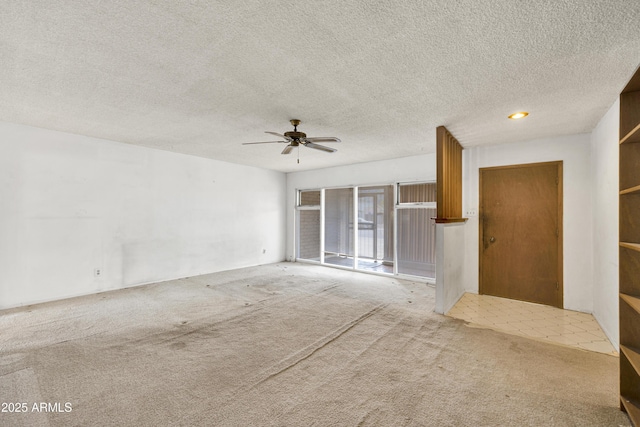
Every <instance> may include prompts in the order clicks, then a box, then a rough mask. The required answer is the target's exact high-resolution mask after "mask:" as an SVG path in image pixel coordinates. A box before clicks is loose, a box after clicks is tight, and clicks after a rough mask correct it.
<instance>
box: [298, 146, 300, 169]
mask: <svg viewBox="0 0 640 427" xmlns="http://www.w3.org/2000/svg"><path fill="white" fill-rule="evenodd" d="M298 164H300V145H298Z"/></svg>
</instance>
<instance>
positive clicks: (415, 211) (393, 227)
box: [296, 183, 436, 278]
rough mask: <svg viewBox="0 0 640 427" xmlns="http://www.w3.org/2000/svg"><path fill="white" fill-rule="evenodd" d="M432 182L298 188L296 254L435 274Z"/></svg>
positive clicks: (342, 264)
mask: <svg viewBox="0 0 640 427" xmlns="http://www.w3.org/2000/svg"><path fill="white" fill-rule="evenodd" d="M435 200H436V199H435V184H434V183H419V184H397V185H395V186H394V185H378V186H366V187H349V188H332V189H324V190H304V191H299V193H298V204H297V207H296V210H297V215H296V221H297V226H296V236H297V238H296V258H297V259H301V260H308V261H315V262H320V263H323V264H330V265H334V266H340V267H346V268H353V269H356V270H363V271H373V272H378V273H386V274H402V275H411V276H418V277H426V278H435V226H434V224H433V221H432V220H431V218H433V217H435V216H436V210H435V208H436V206H435Z"/></svg>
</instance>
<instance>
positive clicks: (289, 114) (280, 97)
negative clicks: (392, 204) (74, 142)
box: [0, 0, 640, 171]
mask: <svg viewBox="0 0 640 427" xmlns="http://www.w3.org/2000/svg"><path fill="white" fill-rule="evenodd" d="M639 23H640V1H637V0H602V1H588V0H564V1H562V0H538V1H533V2H532V1H524V0H521V1H518V0H492V1H477V0H456V1H451V0H437V1H406V0H396V1H388V0H387V1H364V0H362V1H345V0H335V1H334V0H328V1H327V0H325V1H305V2H302V1H294V0H289V1H277V2H266V1H263V0H234V1H204V0H202V1H197V0H194V1H180V2H167V1H132V0H111V1H99V0H94V1H91V0H87V1H83V2H79V1H71V0H69V1H61V0H30V1H17V2H4V3H3V5H2V7H1V8H0V59H1V66H0V121H7V122H13V123H22V124H28V125H33V126H38V127H43V128H48V129H55V130H61V131H66V132H71V133H76V134H82V135H88V136H94V137H100V138H106V139H111V140H115V141H120V142H126V143H131V144H137V145H142V146H147V147H153V148H159V149H162V150H169V151H175V152H180V153H186V154H193V155H196V156H202V157H210V158H215V159H219V160H224V161H229V162H235V163H242V164H247V165H254V166H260V167H266V168H270V169H275V170H281V171H294V170H304V169H315V168H320V167H326V166H332V165H343V164H349V163H360V162H365V161H372V160H381V159H387V158H395V157H405V156H411V155H416V154H424V153H429V152H434V151H435V128H436V127H437V126H439V125H445V126H447V128H448V129H449V130H450V131H451V132H452V133H453V134H454V135H455V136H456V137H457V138H458V139H459V140H460V142H461V143H462V145H463V146H465V147H470V146H475V145H480V144H496V143H505V142H516V141H522V140H528V139H533V138H539V137H546V136H554V135H564V134H573V133H581V132H589V131H591V130H592V129H593V128H594V126H595V125H596V124H597V122H598V120H599V119H600V118H601V117H602V116H603V115H604V113H605V112H606V111H607V109H608V108H609V107H610V106H611V104H612V103H613V102H614V100H615V99H616V97H617V95H618V93H619V92H620V91H621V90H622V88H623V87H624V85H625V83H626V82H627V80H628V79H629V78H630V77H631V75H632V74H633V72H634V70H635V69H636V67H637V66H638V63H640V24H639ZM519 110H526V111H529V112H530V113H531V114H530V116H529V117H528V118H526V119H524V120H521V121H510V120H507V118H506V116H507V115H508V114H510V113H512V112H515V111H519ZM292 118H298V119H301V120H302V125H301V126H300V128H299V130H301V131H303V132H306V133H307V135H309V136H338V137H340V138H341V139H342V143H340V144H334V145H332V146H333V147H335V148H338V152H337V153H333V154H328V153H324V152H320V151H316V150H311V149H308V148H302V149H300V164H297V163H296V156H295V151H294V153H292V154H291V155H288V156H284V155H281V154H280V151H281V150H282V148H283V147H284V145H283V144H281V145H279V144H268V145H253V146H243V145H241V143H242V142H250V141H265V140H266V141H269V140H273V137H271V136H269V135H266V134H264V133H263V132H264V131H266V130H269V131H276V132H284V131H287V130H291V127H290V125H289V122H288V121H289V119H292ZM327 145H329V144H327Z"/></svg>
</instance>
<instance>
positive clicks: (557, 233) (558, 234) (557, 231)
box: [556, 228, 560, 237]
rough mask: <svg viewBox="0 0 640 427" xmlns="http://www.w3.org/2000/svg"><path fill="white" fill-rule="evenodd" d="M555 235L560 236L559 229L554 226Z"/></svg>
mask: <svg viewBox="0 0 640 427" xmlns="http://www.w3.org/2000/svg"><path fill="white" fill-rule="evenodd" d="M556 237H560V230H559V229H558V228H556Z"/></svg>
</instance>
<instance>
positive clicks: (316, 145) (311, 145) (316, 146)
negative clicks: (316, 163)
mask: <svg viewBox="0 0 640 427" xmlns="http://www.w3.org/2000/svg"><path fill="white" fill-rule="evenodd" d="M304 146H305V147H309V148H315V149H316V150H321V151H326V152H327V153H335V152H336V151H338V150H336V149H335V148H329V147H325V146H324V145H318V144H314V143H313V142H305V143H304Z"/></svg>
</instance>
